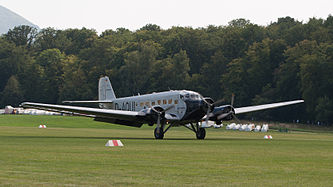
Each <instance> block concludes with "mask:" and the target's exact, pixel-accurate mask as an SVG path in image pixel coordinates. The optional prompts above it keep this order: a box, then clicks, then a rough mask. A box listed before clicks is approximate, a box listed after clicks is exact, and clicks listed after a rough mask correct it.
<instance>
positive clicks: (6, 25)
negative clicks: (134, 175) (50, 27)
mask: <svg viewBox="0 0 333 187" xmlns="http://www.w3.org/2000/svg"><path fill="white" fill-rule="evenodd" d="M20 25H29V26H32V27H35V28H37V29H39V27H38V26H37V25H34V24H33V23H31V22H30V21H28V20H26V19H25V18H23V17H22V16H20V15H18V14H16V13H15V12H13V11H11V10H9V9H7V8H5V7H3V6H1V5H0V35H1V34H5V33H7V32H8V31H9V29H12V28H14V27H15V26H20Z"/></svg>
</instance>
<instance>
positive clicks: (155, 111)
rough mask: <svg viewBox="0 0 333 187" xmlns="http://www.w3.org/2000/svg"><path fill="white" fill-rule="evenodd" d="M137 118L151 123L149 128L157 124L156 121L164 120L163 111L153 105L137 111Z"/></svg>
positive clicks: (158, 106)
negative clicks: (139, 117)
mask: <svg viewBox="0 0 333 187" xmlns="http://www.w3.org/2000/svg"><path fill="white" fill-rule="evenodd" d="M139 116H141V117H142V118H144V119H145V120H146V121H151V123H149V125H150V126H152V125H154V123H157V121H158V119H159V120H160V121H161V120H165V110H164V109H163V108H162V107H161V106H160V105H155V106H152V107H150V108H146V109H142V110H141V111H139Z"/></svg>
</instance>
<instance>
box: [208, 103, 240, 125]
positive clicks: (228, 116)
mask: <svg viewBox="0 0 333 187" xmlns="http://www.w3.org/2000/svg"><path fill="white" fill-rule="evenodd" d="M233 114H235V109H234V108H233V107H232V106H231V105H223V106H219V107H214V110H213V111H212V112H211V113H210V114H209V120H212V121H215V122H216V123H217V124H220V123H221V121H229V120H232V119H233V118H234V117H233Z"/></svg>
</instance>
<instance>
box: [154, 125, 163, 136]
mask: <svg viewBox="0 0 333 187" xmlns="http://www.w3.org/2000/svg"><path fill="white" fill-rule="evenodd" d="M154 136H155V139H163V138H164V132H163V129H162V128H159V129H158V127H156V128H155V130H154Z"/></svg>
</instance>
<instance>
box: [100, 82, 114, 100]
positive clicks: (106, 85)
mask: <svg viewBox="0 0 333 187" xmlns="http://www.w3.org/2000/svg"><path fill="white" fill-rule="evenodd" d="M114 99H116V95H115V94H114V91H113V88H112V86H111V82H110V79H109V77H107V76H105V77H102V78H100V79H99V83H98V100H100V101H103V100H110V101H112V100H114Z"/></svg>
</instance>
